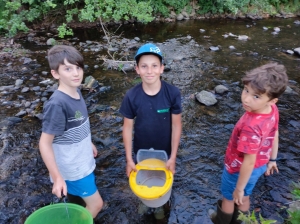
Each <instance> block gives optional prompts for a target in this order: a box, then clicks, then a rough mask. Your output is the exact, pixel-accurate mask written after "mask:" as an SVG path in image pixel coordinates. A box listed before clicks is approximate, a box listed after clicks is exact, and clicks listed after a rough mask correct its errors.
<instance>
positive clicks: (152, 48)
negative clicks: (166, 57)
mask: <svg viewBox="0 0 300 224" xmlns="http://www.w3.org/2000/svg"><path fill="white" fill-rule="evenodd" d="M150 52H154V53H157V54H159V53H160V49H159V48H158V47H150Z"/></svg>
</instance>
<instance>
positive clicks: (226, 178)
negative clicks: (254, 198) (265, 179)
mask: <svg viewBox="0 0 300 224" xmlns="http://www.w3.org/2000/svg"><path fill="white" fill-rule="evenodd" d="M266 170H267V165H263V166H261V167H258V168H255V169H253V171H252V174H251V176H250V179H249V181H248V183H247V185H246V187H245V189H244V196H249V195H251V193H252V190H253V188H254V186H255V184H256V182H257V180H258V178H259V177H260V176H261V175H263V174H264V172H266ZM239 174H240V173H233V174H231V173H228V171H227V170H226V169H225V168H224V170H223V174H222V181H221V192H222V195H223V197H224V198H226V199H227V200H230V201H232V200H233V197H232V194H233V191H234V190H235V187H236V184H237V181H238V178H239Z"/></svg>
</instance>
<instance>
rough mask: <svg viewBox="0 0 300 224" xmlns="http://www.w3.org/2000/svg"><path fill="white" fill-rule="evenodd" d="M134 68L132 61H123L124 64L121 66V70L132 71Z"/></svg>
mask: <svg viewBox="0 0 300 224" xmlns="http://www.w3.org/2000/svg"><path fill="white" fill-rule="evenodd" d="M133 70H134V65H133V64H132V63H125V64H124V66H123V67H122V71H125V72H128V71H133Z"/></svg>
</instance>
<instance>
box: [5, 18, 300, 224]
mask: <svg viewBox="0 0 300 224" xmlns="http://www.w3.org/2000/svg"><path fill="white" fill-rule="evenodd" d="M295 20H296V18H292V19H267V20H258V21H251V20H225V19H223V20H193V21H192V20H190V21H182V22H176V23H165V24H162V23H154V24H148V25H143V24H128V25H124V26H121V27H120V28H119V29H118V30H117V32H116V35H117V34H118V35H120V34H121V33H122V38H128V39H133V38H135V37H139V38H140V41H139V42H140V43H144V42H147V41H151V42H154V43H157V44H158V45H159V46H160V47H161V48H162V50H163V52H164V53H165V55H166V64H167V65H168V67H170V68H171V70H170V71H167V72H164V74H163V75H162V78H163V79H164V80H166V81H167V82H170V83H172V84H174V85H176V86H178V88H179V89H180V91H181V94H182V105H183V113H182V121H183V133H182V137H181V142H180V148H179V151H178V157H177V163H176V164H177V167H176V174H175V177H174V184H173V189H172V195H171V201H170V207H169V208H167V209H166V214H165V215H166V216H165V220H164V221H160V222H158V221H157V220H156V219H155V218H154V215H153V214H148V213H147V214H142V213H143V212H142V206H141V202H140V200H139V199H138V198H137V197H136V196H135V195H134V194H133V193H132V192H131V190H130V187H129V183H128V179H127V176H126V173H125V165H126V163H125V153H124V148H123V143H122V122H123V120H122V116H121V114H120V113H119V112H118V109H119V107H120V103H121V101H122V98H123V96H124V94H125V92H126V91H127V90H128V89H129V88H131V87H132V86H134V85H135V84H136V83H137V82H139V79H138V77H137V75H136V74H135V73H134V72H133V71H132V72H127V74H124V73H122V72H120V71H117V70H103V69H102V66H101V64H102V62H101V60H100V61H99V60H98V59H99V55H101V54H106V51H100V52H91V51H87V52H85V51H82V53H83V55H84V58H85V63H86V64H87V65H89V67H88V68H87V69H86V70H85V75H91V76H93V77H94V78H96V79H97V81H98V82H99V83H102V84H103V85H104V86H109V87H110V88H109V90H108V91H104V92H101V93H100V92H99V93H89V92H88V91H84V92H83V93H84V96H85V98H86V99H87V105H88V108H89V110H90V111H91V113H90V121H91V132H92V137H93V142H94V143H95V145H96V146H97V149H98V152H99V156H98V157H97V158H96V162H97V167H96V170H95V174H96V182H97V186H98V189H99V192H100V194H101V195H102V197H103V199H104V201H106V202H107V208H106V209H105V210H104V211H102V212H100V213H99V215H98V216H97V218H96V220H97V221H98V222H99V223H108V224H109V223H117V224H123V223H124V224H127V223H128V224H141V223H145V224H150V223H170V224H175V223H180V224H192V223H195V224H201V223H204V224H206V223H208V224H209V223H211V221H210V219H209V217H208V215H207V210H208V209H209V208H215V205H216V201H217V200H218V199H220V198H221V193H220V190H219V186H220V180H221V173H222V169H223V159H224V153H225V149H226V146H227V142H228V139H229V136H230V134H231V131H232V129H233V127H234V124H235V123H236V122H237V120H238V119H239V117H240V116H241V114H242V113H243V109H242V107H241V104H240V94H241V85H240V79H241V77H242V75H243V74H244V72H245V71H247V70H249V69H252V68H255V67H257V66H260V65H262V64H264V63H267V62H269V61H275V62H279V63H282V64H284V65H285V66H286V68H287V71H288V75H289V79H290V82H289V86H290V87H291V89H292V91H291V92H290V93H289V94H284V95H283V96H282V97H281V98H280V100H279V102H278V107H279V110H280V129H279V133H280V138H279V139H280V140H279V141H280V143H279V155H278V157H279V159H280V160H279V161H278V166H279V170H280V172H279V173H278V174H275V175H273V176H271V177H264V176H263V177H261V178H260V179H259V181H258V183H257V185H256V187H255V189H254V191H253V195H252V196H251V203H252V204H251V210H254V211H255V212H257V214H258V212H259V213H260V214H261V215H262V216H263V217H265V218H269V219H275V220H277V221H278V223H284V220H285V219H286V218H287V217H288V215H287V212H286V207H287V205H286V203H288V202H290V201H291V200H292V199H293V198H292V195H291V194H290V191H291V190H292V188H291V184H292V182H293V181H294V182H297V181H300V177H299V167H300V156H299V151H300V139H299V136H300V116H299V106H300V100H299V94H300V89H299V88H300V86H299V83H300V57H299V56H295V55H289V54H286V53H285V51H286V50H293V49H294V48H296V47H300V39H299V36H300V25H296V24H294V23H293V22H294V21H295ZM263 27H267V28H268V30H264V29H263ZM274 27H279V28H280V29H281V30H280V32H278V33H273V32H274V30H273V28H274ZM200 29H203V30H204V31H202V32H200ZM229 33H232V34H234V35H247V36H249V39H248V40H245V41H243V40H237V39H236V38H234V37H227V38H225V37H224V35H225V34H229ZM75 37H76V38H77V39H76V40H74V43H75V45H76V46H78V42H85V41H87V40H89V41H92V42H101V41H103V38H102V37H103V33H102V32H101V31H100V30H98V29H86V30H77V31H76V32H75ZM46 39H47V38H46ZM19 42H20V43H21V44H22V46H23V48H25V49H29V50H30V51H31V55H30V57H31V58H32V59H36V62H37V63H38V66H36V65H35V66H31V67H30V66H27V67H28V70H26V71H25V70H21V71H20V70H16V69H14V68H20V67H22V65H20V63H19V62H20V61H19V62H18V60H12V61H13V65H15V67H14V66H13V67H11V69H8V68H7V67H8V66H7V64H8V63H9V62H10V61H9V60H8V59H5V60H3V61H2V62H1V64H0V66H1V81H0V86H6V85H14V83H15V80H16V79H23V80H24V83H23V85H24V86H29V87H34V86H36V85H38V82H40V81H43V80H45V79H46V78H51V77H50V74H49V73H48V74H47V75H41V74H42V71H48V70H49V69H48V65H47V62H46V59H45V55H46V53H45V52H46V50H47V49H48V48H49V47H48V46H45V45H38V44H34V43H32V42H28V41H27V40H26V38H25V39H21V40H19ZM69 42H72V40H71V39H70V40H69ZM231 45H232V46H234V47H235V49H234V50H231V49H229V46H231ZM211 46H219V48H220V50H219V51H211V50H209V47H211ZM81 50H83V49H81ZM134 52H135V50H134V49H133V50H129V51H126V52H125V54H123V53H119V54H118V56H120V55H121V54H123V55H125V56H127V57H128V58H129V59H130V60H133V54H134ZM18 63H19V64H18ZM21 64H22V63H21ZM94 65H99V66H100V67H99V68H95V67H94ZM18 66H19V67H18ZM35 74H37V75H35ZM218 84H223V85H225V86H226V87H227V88H228V89H229V91H228V92H227V93H226V94H224V95H217V99H218V103H217V104H216V105H214V106H210V107H207V106H205V105H202V104H200V103H199V102H196V100H195V99H194V97H193V96H194V94H195V93H196V92H200V91H201V90H208V91H212V90H213V89H214V87H215V86H216V85H218ZM20 95H22V94H20V92H18V91H15V92H13V93H3V92H2V93H1V99H2V101H1V102H2V105H1V106H0V109H1V114H0V118H1V120H0V124H1V126H0V127H1V128H2V132H1V133H2V134H1V139H2V145H1V147H2V150H0V170H1V174H0V177H1V178H0V223H24V221H25V219H26V217H28V216H29V215H30V214H31V213H32V212H33V211H35V210H36V209H38V208H41V207H43V206H45V205H48V204H49V203H50V202H51V201H52V200H53V197H54V196H52V194H51V189H52V185H51V183H50V181H49V176H48V172H47V169H46V168H45V165H44V163H43V161H42V159H41V157H40V154H39V150H38V140H39V137H40V134H41V122H40V120H39V119H37V118H35V117H30V116H22V119H19V120H18V119H17V120H16V118H14V115H15V114H16V113H18V112H19V110H20V108H18V107H14V106H12V105H11V104H9V103H3V102H16V101H18V100H21V99H23V98H24V97H25V99H26V100H31V101H34V100H35V99H36V98H37V94H34V93H33V92H32V91H31V92H28V93H24V94H23V95H22V96H23V97H22V96H20ZM49 96H50V94H49V95H47V97H49ZM94 105H97V106H99V107H100V108H101V109H98V110H96V111H95V112H92V111H93V110H92V108H93V107H94ZM39 109H41V105H40V104H39V106H38V107H37V110H39ZM8 118H9V119H8ZM9 122H11V123H9ZM5 127H6V128H5ZM54 200H56V201H57V202H58V199H54Z"/></svg>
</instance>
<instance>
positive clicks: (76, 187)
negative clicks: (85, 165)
mask: <svg viewBox="0 0 300 224" xmlns="http://www.w3.org/2000/svg"><path fill="white" fill-rule="evenodd" d="M66 184H67V190H68V193H69V194H72V195H76V196H79V197H82V198H84V197H88V196H91V195H93V194H94V193H95V192H96V191H97V190H98V189H97V186H96V182H95V174H94V172H92V173H91V174H89V175H88V176H86V177H84V178H82V179H80V180H75V181H69V180H66Z"/></svg>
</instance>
